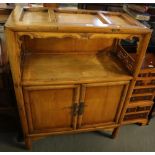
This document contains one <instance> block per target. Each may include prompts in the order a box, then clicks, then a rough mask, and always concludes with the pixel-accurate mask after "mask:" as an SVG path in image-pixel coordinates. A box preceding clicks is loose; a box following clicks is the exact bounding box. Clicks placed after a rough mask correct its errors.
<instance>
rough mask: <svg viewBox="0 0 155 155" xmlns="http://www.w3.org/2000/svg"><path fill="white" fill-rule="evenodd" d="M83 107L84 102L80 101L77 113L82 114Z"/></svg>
mask: <svg viewBox="0 0 155 155" xmlns="http://www.w3.org/2000/svg"><path fill="white" fill-rule="evenodd" d="M84 107H85V105H84V102H81V103H80V105H79V112H78V114H79V115H82V114H83V112H84Z"/></svg>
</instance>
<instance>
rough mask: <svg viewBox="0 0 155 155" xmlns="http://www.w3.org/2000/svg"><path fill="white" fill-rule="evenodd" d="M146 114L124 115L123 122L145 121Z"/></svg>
mask: <svg viewBox="0 0 155 155" xmlns="http://www.w3.org/2000/svg"><path fill="white" fill-rule="evenodd" d="M147 117H148V112H144V113H138V114H126V115H125V117H124V121H129V120H134V119H147Z"/></svg>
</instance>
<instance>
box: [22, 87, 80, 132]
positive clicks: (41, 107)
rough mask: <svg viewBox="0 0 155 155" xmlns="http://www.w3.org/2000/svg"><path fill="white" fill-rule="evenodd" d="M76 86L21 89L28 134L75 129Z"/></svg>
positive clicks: (77, 96)
mask: <svg viewBox="0 0 155 155" xmlns="http://www.w3.org/2000/svg"><path fill="white" fill-rule="evenodd" d="M79 91H80V86H78V85H63V86H60V85H59V86H29V87H23V95H24V100H25V109H26V114H27V120H28V124H29V130H30V133H40V132H42V133H43V132H54V131H68V130H74V129H75V128H76V122H77V112H76V111H77V107H78V103H79Z"/></svg>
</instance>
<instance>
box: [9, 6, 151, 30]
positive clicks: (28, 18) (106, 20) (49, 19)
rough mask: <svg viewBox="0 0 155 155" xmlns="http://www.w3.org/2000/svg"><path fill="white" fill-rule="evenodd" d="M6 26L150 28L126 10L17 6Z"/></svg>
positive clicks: (44, 28)
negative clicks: (120, 11)
mask: <svg viewBox="0 0 155 155" xmlns="http://www.w3.org/2000/svg"><path fill="white" fill-rule="evenodd" d="M6 27H7V28H10V29H13V30H16V31H60V32H64V31H66V32H107V33H147V32H150V31H151V30H150V29H148V28H147V27H146V26H144V25H142V24H141V23H139V22H138V21H136V20H135V19H133V18H132V17H130V16H128V15H127V14H125V13H119V12H105V11H89V10H65V9H64V10H62V9H55V10H52V9H50V8H29V7H20V6H17V7H16V8H15V9H14V11H13V12H12V14H11V15H10V17H9V19H8V21H7V23H6Z"/></svg>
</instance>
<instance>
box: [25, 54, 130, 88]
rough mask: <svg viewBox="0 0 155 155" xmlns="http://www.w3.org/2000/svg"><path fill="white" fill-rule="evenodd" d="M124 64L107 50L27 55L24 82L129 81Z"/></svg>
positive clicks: (26, 83)
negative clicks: (87, 52)
mask: <svg viewBox="0 0 155 155" xmlns="http://www.w3.org/2000/svg"><path fill="white" fill-rule="evenodd" d="M130 79H132V76H130V74H129V73H128V72H127V71H126V70H125V68H123V66H122V64H120V62H119V61H118V60H117V59H116V58H115V57H113V56H111V55H110V54H108V53H106V52H102V53H99V54H96V55H95V54H81V55H80V54H78V55H77V54H28V55H26V56H25V61H24V64H23V84H24V85H28V84H32V83H33V84H37V83H40V84H41V83H42V82H43V83H44V84H45V82H46V83H47V84H49V83H51V84H54V83H80V82H93V81H98V82H103V81H104V82H105V81H120V80H130Z"/></svg>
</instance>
